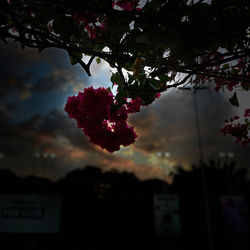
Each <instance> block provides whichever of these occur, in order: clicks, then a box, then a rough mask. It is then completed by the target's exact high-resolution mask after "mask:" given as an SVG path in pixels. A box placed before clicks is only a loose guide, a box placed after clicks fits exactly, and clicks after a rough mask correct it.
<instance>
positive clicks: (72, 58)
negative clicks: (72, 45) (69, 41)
mask: <svg viewBox="0 0 250 250" xmlns="http://www.w3.org/2000/svg"><path fill="white" fill-rule="evenodd" d="M74 55H75V56H76V57H77V58H78V59H80V60H81V59H82V53H80V52H74ZM69 57H70V64H71V65H75V64H77V63H78V60H77V59H76V58H75V57H72V56H69Z"/></svg>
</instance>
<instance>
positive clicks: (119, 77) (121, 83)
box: [110, 72, 123, 85]
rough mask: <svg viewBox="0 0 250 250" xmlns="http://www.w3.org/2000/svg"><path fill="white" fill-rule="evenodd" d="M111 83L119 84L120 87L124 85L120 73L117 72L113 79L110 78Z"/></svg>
mask: <svg viewBox="0 0 250 250" xmlns="http://www.w3.org/2000/svg"><path fill="white" fill-rule="evenodd" d="M110 80H111V82H112V83H113V84H114V83H116V84H118V85H123V82H122V79H121V76H120V74H119V73H118V72H116V73H115V74H112V76H111V78H110Z"/></svg>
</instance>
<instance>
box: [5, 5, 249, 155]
mask: <svg viewBox="0 0 250 250" xmlns="http://www.w3.org/2000/svg"><path fill="white" fill-rule="evenodd" d="M0 4H1V6H0V39H1V40H2V41H4V42H5V43H7V42H8V40H9V39H13V40H15V41H17V42H19V43H20V44H21V46H22V48H25V47H31V48H37V49H38V50H39V52H41V51H42V50H44V49H46V48H50V47H56V48H60V49H64V50H66V51H67V52H68V54H69V57H70V59H71V63H72V64H77V63H79V64H80V65H81V66H82V68H83V69H84V70H85V71H86V73H87V74H88V75H89V76H91V71H90V66H91V64H92V62H93V60H96V62H97V63H99V62H100V61H101V60H105V61H106V62H108V63H109V65H110V66H111V67H112V68H114V69H116V71H115V72H116V73H113V74H112V76H111V82H112V83H113V85H114V84H116V85H118V92H117V94H116V96H114V95H113V94H112V93H111V91H110V90H109V89H104V88H99V89H93V88H92V87H91V88H88V89H84V91H83V92H79V93H78V95H77V96H72V97H69V98H68V101H67V104H66V106H65V110H66V112H67V113H68V114H69V117H71V118H74V119H76V120H77V124H78V127H79V128H81V129H82V130H83V131H84V133H85V135H86V136H88V137H89V138H90V141H91V142H93V143H95V144H97V145H99V146H101V147H102V148H105V149H107V150H108V151H110V152H113V151H115V150H119V148H120V145H124V146H126V145H129V144H131V143H133V142H134V141H135V139H136V134H135V132H134V128H133V127H131V126H130V125H129V124H128V123H127V118H128V114H129V113H133V112H138V111H139V110H140V106H142V105H148V104H150V103H152V102H153V101H154V100H155V98H157V97H159V96H160V93H161V92H164V91H166V90H167V89H169V88H176V87H178V86H180V85H183V84H192V85H193V86H196V85H202V84H204V83H205V82H207V83H211V82H214V83H215V85H216V87H215V90H217V91H218V90H219V89H221V88H227V89H228V90H230V91H232V92H233V93H232V97H231V98H230V100H229V101H230V102H231V104H232V105H236V106H238V105H239V103H238V99H237V94H236V90H237V89H238V88H240V89H242V90H243V91H248V90H250V73H249V72H250V70H249V69H250V63H249V52H250V49H249V44H250V3H249V1H248V0H212V1H210V2H209V3H207V1H203V0H199V1H190V0H168V1H166V0H151V1H144V4H142V5H141V6H140V3H139V0H93V1H87V2H85V1H80V0H72V1H67V0H55V1H49V0H0ZM85 55H88V56H89V58H90V59H89V61H88V63H85V62H84V61H83V60H82V57H83V56H85ZM249 116H250V113H249V109H247V110H246V112H245V122H244V123H240V122H238V123H235V121H236V120H237V119H238V118H237V117H236V118H235V117H234V118H231V119H230V120H229V121H227V122H226V124H225V127H224V128H223V129H222V130H221V131H222V133H223V134H224V135H226V134H231V135H232V136H234V137H236V140H237V142H241V143H242V144H243V145H247V144H248V143H249V141H250V139H249V137H248V131H249V129H250V122H249V120H248V117H249Z"/></svg>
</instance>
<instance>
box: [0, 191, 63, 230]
mask: <svg viewBox="0 0 250 250" xmlns="http://www.w3.org/2000/svg"><path fill="white" fill-rule="evenodd" d="M60 219H61V196H59V195H41V194H39V195H0V233H58V232H59V231H60Z"/></svg>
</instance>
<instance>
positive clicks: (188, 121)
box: [131, 89, 250, 167]
mask: <svg viewBox="0 0 250 250" xmlns="http://www.w3.org/2000/svg"><path fill="white" fill-rule="evenodd" d="M196 101H197V106H198V113H199V126H200V132H201V140H202V150H203V152H204V157H205V159H206V160H209V159H211V158H213V159H216V158H218V153H219V152H220V151H224V152H225V151H226V152H234V154H235V160H236V161H238V162H239V164H240V165H241V166H244V167H250V166H249V164H248V163H249V160H250V156H249V154H248V153H247V148H244V147H242V146H241V145H238V144H235V142H234V139H233V138H232V137H230V136H228V137H227V136H226V137H224V136H223V135H222V134H221V133H220V129H221V128H222V127H223V126H224V125H223V123H224V120H225V119H228V118H229V117H231V116H233V115H235V114H236V113H235V112H236V111H235V108H234V107H232V105H231V104H230V103H229V102H228V96H225V95H223V94H221V93H217V92H215V91H214V90H213V89H208V90H204V91H199V92H197V94H196ZM131 123H132V124H133V125H135V127H136V128H138V132H139V134H140V137H139V138H138V139H137V142H136V143H135V147H136V149H138V150H143V151H145V152H147V153H153V152H157V151H159V152H170V154H171V159H173V160H174V161H175V162H176V163H180V164H185V165H191V164H192V163H194V162H197V161H198V159H199V147H198V135H197V127H196V118H195V109H194V99H193V96H192V93H190V92H185V91H180V90H179V91H174V92H172V93H169V94H165V95H164V96H162V97H161V98H160V99H159V100H157V101H156V102H155V103H153V104H152V105H151V106H149V107H148V108H147V110H143V111H142V112H141V113H140V114H138V115H137V116H136V115H135V116H134V117H133V118H132V119H131Z"/></svg>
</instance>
